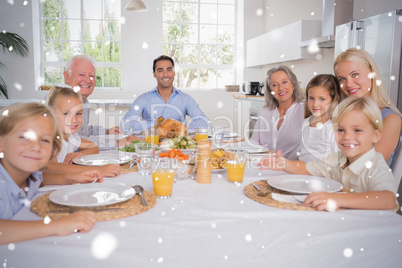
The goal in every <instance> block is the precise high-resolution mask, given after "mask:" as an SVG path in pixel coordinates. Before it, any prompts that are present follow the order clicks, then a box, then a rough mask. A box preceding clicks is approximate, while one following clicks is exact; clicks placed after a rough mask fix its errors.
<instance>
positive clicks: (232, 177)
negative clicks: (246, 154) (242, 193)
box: [225, 161, 246, 182]
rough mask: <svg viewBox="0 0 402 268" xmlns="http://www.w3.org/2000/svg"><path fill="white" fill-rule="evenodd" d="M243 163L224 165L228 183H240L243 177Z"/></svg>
mask: <svg viewBox="0 0 402 268" xmlns="http://www.w3.org/2000/svg"><path fill="white" fill-rule="evenodd" d="M245 167H246V163H245V162H241V161H228V162H226V163H225V168H226V169H227V172H228V180H229V181H230V182H242V181H243V176H244V169H245Z"/></svg>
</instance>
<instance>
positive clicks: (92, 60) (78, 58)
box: [64, 54, 96, 75]
mask: <svg viewBox="0 0 402 268" xmlns="http://www.w3.org/2000/svg"><path fill="white" fill-rule="evenodd" d="M75 60H87V61H89V62H90V63H92V65H93V66H94V67H95V59H94V58H93V57H91V56H89V55H86V54H82V55H75V56H73V57H71V58H70V59H69V60H68V62H67V64H66V67H65V68H64V70H65V71H66V72H68V74H69V75H70V74H71V65H72V64H73V62H74V61H75ZM95 74H96V68H95Z"/></svg>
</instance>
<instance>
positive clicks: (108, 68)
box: [41, 0, 122, 89]
mask: <svg viewBox="0 0 402 268" xmlns="http://www.w3.org/2000/svg"><path fill="white" fill-rule="evenodd" d="M41 15H42V16H41V17H42V23H41V26H42V30H41V34H42V40H43V41H42V50H41V57H42V58H41V59H42V60H41V63H42V65H41V67H42V74H43V79H44V84H45V85H53V84H54V83H60V82H62V81H63V76H62V73H63V71H64V66H65V65H66V63H67V61H68V60H69V59H70V58H71V57H72V56H74V55H76V54H88V55H91V56H92V57H94V59H95V60H96V65H97V71H96V87H101V88H108V89H110V88H120V87H121V66H122V65H121V62H120V61H121V55H120V54H121V52H120V51H121V46H120V42H121V27H120V17H121V3H120V0H43V1H41Z"/></svg>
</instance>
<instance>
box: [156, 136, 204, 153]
mask: <svg viewBox="0 0 402 268" xmlns="http://www.w3.org/2000/svg"><path fill="white" fill-rule="evenodd" d="M159 147H160V148H161V149H162V150H164V151H165V150H170V149H180V151H181V152H182V153H184V154H191V153H192V152H194V151H197V144H196V143H195V141H194V140H193V139H192V138H191V137H184V136H181V135H178V136H176V137H175V138H173V139H164V140H163V141H162V142H161V143H160V145H159Z"/></svg>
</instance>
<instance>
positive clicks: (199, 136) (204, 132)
mask: <svg viewBox="0 0 402 268" xmlns="http://www.w3.org/2000/svg"><path fill="white" fill-rule="evenodd" d="M208 133H209V129H208V128H207V127H197V128H195V142H196V143H198V142H199V141H200V140H206V139H208Z"/></svg>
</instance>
